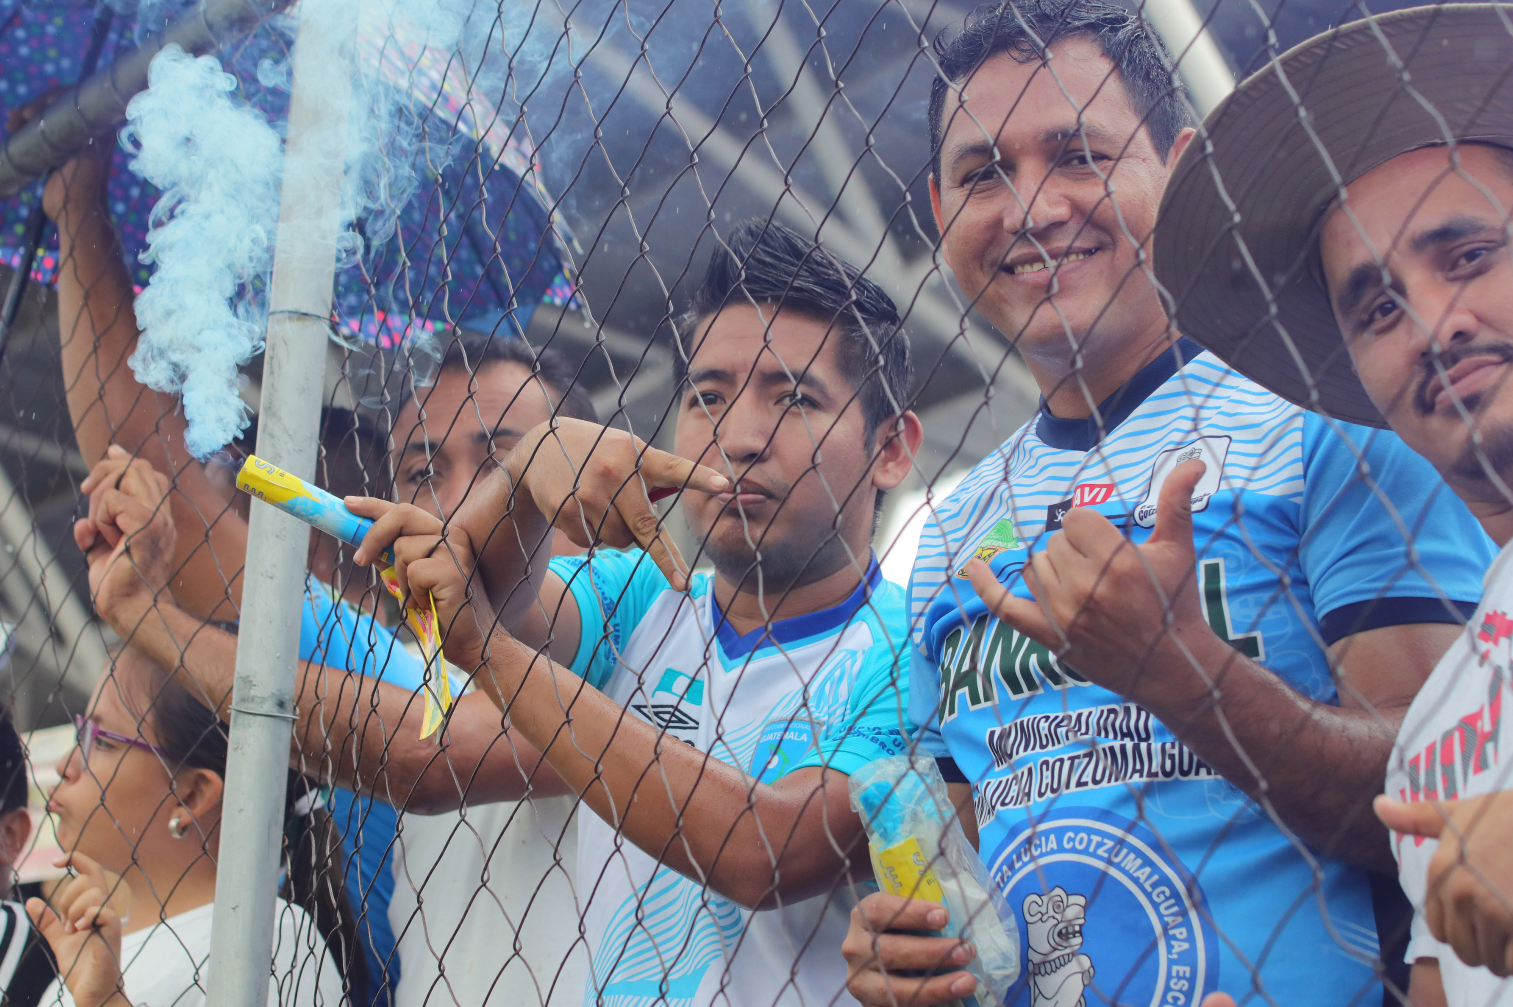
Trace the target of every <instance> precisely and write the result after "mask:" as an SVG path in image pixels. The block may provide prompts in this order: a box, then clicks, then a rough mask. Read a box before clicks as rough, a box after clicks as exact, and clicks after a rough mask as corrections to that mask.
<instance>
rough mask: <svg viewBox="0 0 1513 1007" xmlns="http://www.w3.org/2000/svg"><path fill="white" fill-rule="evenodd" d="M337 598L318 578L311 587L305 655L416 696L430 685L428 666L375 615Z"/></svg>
mask: <svg viewBox="0 0 1513 1007" xmlns="http://www.w3.org/2000/svg"><path fill="white" fill-rule="evenodd" d="M334 594H335V592H334V591H333V590H332V589H331V588H330V587H329V586H327V585H325V584H322V583H321V582H320V581H318V580H316V579H315V578H313V577H312V578H310V580H309V581H308V582H307V583H306V586H305V605H304V608H303V609H302V610H301V613H300V616H301V618H300V627H299V656H300V657H301V658H302V659H303V660H306V661H314V662H315V663H317V664H324V665H325V666H326V667H328V668H343V669H345V670H346V671H348V672H350V673H352V674H356V675H367V676H368V677H369V678H377V679H380V680H382V681H385V682H389V683H390V684H392V685H397V686H399V687H400V688H402V689H409V690H410V691H412V692H413V691H415V690H417V689H419V688H420V686H421V683H422V682H424V681H425V663H424V662H423V661H421V660H420V658H418V657H416V656H415V655H414V654H411V653H410V652H409V651H407V650H405V649H404V646H403V645H402V644H401V643H400V641H399V638H398V637H396V636H395V635H394V631H393V630H391V629H388V628H387V627H385V626H380V625H379V624H378V623H377V622H375V621H374V620H373V617H372V616H370V615H367V614H365V613H362V612H359V611H357V610H356V609H355V608H353V607H352V606H351V605H350V604H348V603H347V602H346V601H343V600H342V599H340V598H336V597H333V595H334Z"/></svg>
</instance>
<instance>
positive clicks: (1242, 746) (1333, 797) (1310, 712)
mask: <svg viewBox="0 0 1513 1007" xmlns="http://www.w3.org/2000/svg"><path fill="white" fill-rule="evenodd" d="M1185 642H1186V643H1187V645H1188V650H1189V653H1191V654H1192V658H1193V660H1194V661H1195V662H1196V663H1197V665H1198V667H1201V668H1203V669H1204V671H1205V672H1206V673H1207V675H1208V676H1209V677H1210V678H1211V679H1212V680H1213V682H1214V683H1215V686H1216V687H1217V690H1218V693H1219V701H1218V704H1217V705H1216V704H1215V703H1214V701H1213V697H1212V695H1211V694H1210V693H1209V690H1208V689H1207V687H1206V686H1205V685H1204V684H1203V681H1202V678H1201V677H1200V676H1199V674H1198V673H1197V671H1196V670H1195V669H1194V668H1193V667H1192V665H1191V664H1186V666H1185V667H1181V668H1163V669H1160V671H1161V673H1162V675H1163V677H1166V676H1168V675H1169V676H1171V677H1172V678H1173V679H1176V678H1179V677H1180V678H1181V679H1184V680H1188V681H1189V682H1190V683H1191V692H1189V693H1188V694H1187V695H1186V696H1183V695H1181V694H1179V693H1178V692H1177V690H1170V689H1167V690H1161V692H1162V693H1163V694H1164V697H1163V698H1162V699H1147V700H1146V701H1145V703H1146V705H1147V706H1148V707H1149V709H1150V712H1151V713H1152V714H1153V715H1154V716H1155V717H1156V718H1157V719H1158V720H1160V721H1161V723H1163V724H1165V725H1166V726H1167V727H1168V728H1170V729H1171V730H1172V732H1173V733H1175V734H1176V736H1177V738H1178V739H1179V740H1180V741H1181V742H1182V743H1183V744H1184V745H1186V746H1187V747H1188V748H1189V749H1191V750H1192V751H1193V753H1194V754H1195V755H1197V756H1198V757H1199V758H1201V759H1202V760H1203V761H1204V762H1206V763H1207V764H1208V765H1209V766H1210V767H1212V768H1213V769H1214V770H1216V771H1217V772H1218V773H1219V774H1220V775H1222V776H1223V777H1224V778H1225V779H1227V780H1228V781H1229V782H1230V783H1233V784H1234V785H1235V786H1236V787H1238V788H1239V789H1240V790H1242V791H1244V792H1245V793H1246V794H1247V795H1249V796H1250V797H1251V798H1252V799H1254V800H1256V801H1258V802H1260V803H1261V804H1263V805H1264V806H1268V807H1269V808H1270V809H1271V810H1272V811H1274V812H1275V813H1276V815H1277V817H1279V818H1280V819H1281V820H1282V822H1283V823H1284V824H1285V825H1286V826H1287V827H1288V828H1290V829H1291V830H1293V831H1294V832H1295V833H1297V835H1298V836H1299V837H1300V838H1302V839H1304V840H1305V841H1307V842H1309V843H1311V844H1314V845H1316V846H1318V847H1320V848H1321V849H1323V850H1324V851H1325V852H1326V853H1328V854H1329V855H1331V856H1336V857H1339V858H1341V859H1344V860H1348V861H1350V862H1352V863H1355V864H1358V865H1360V866H1362V867H1368V868H1371V869H1373V870H1380V871H1385V872H1389V873H1395V872H1396V866H1395V863H1394V861H1393V859H1392V853H1391V850H1390V848H1389V847H1388V843H1387V832H1386V829H1385V828H1384V827H1383V826H1382V824H1381V822H1380V821H1378V820H1377V818H1376V816H1375V815H1374V814H1372V813H1371V800H1372V798H1373V797H1374V796H1375V795H1377V794H1379V793H1381V789H1382V781H1383V780H1384V779H1385V778H1386V773H1387V759H1388V756H1389V755H1390V753H1391V751H1392V744H1393V740H1394V738H1395V736H1396V730H1397V725H1398V723H1399V722H1400V721H1401V719H1402V714H1403V711H1402V710H1392V709H1388V710H1380V711H1376V712H1374V713H1368V712H1366V711H1364V710H1351V709H1341V708H1340V707H1337V706H1330V705H1328V704H1326V703H1320V702H1317V701H1315V700H1312V699H1309V698H1308V697H1306V696H1304V695H1302V694H1301V693H1299V692H1297V691H1295V690H1294V689H1292V688H1291V687H1290V686H1289V685H1288V684H1287V683H1286V682H1284V681H1282V680H1281V679H1280V678H1279V677H1277V675H1276V674H1275V673H1274V672H1272V671H1270V670H1268V669H1267V668H1265V667H1263V666H1262V665H1259V664H1257V663H1256V662H1254V661H1252V660H1250V659H1249V658H1247V657H1245V656H1244V655H1242V654H1240V653H1239V652H1238V651H1236V650H1234V649H1233V648H1232V647H1230V646H1229V645H1228V644H1226V643H1225V642H1224V641H1223V640H1220V639H1219V638H1218V637H1213V638H1212V640H1208V639H1206V638H1197V639H1191V640H1187V641H1185Z"/></svg>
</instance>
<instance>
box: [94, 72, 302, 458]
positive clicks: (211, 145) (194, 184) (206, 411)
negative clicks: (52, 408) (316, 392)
mask: <svg viewBox="0 0 1513 1007" xmlns="http://www.w3.org/2000/svg"><path fill="white" fill-rule="evenodd" d="M148 80H149V87H148V89H147V90H146V91H143V92H142V93H141V94H139V95H137V96H136V97H135V98H133V99H132V101H131V104H130V105H129V106H128V107H127V110H126V116H127V122H128V125H127V126H126V129H125V130H124V131H123V133H122V138H121V140H122V143H124V144H125V145H126V146H127V149H128V150H131V151H133V153H134V154H135V158H134V159H133V160H132V162H131V168H132V170H133V171H134V172H136V173H137V174H138V175H141V176H142V177H143V178H145V179H147V180H148V181H150V182H151V183H152V184H153V185H155V186H157V187H158V188H159V189H161V190H162V191H163V196H162V198H161V199H160V200H159V201H158V203H157V205H156V206H154V207H153V211H152V217H151V225H152V226H151V230H150V231H149V232H148V235H147V244H148V251H147V252H145V253H143V259H144V260H145V261H148V262H151V263H153V264H154V265H155V266H156V269H155V270H154V271H153V275H152V280H151V281H150V282H149V283H148V284H147V287H146V289H145V290H143V291H142V293H141V294H140V295H139V296H138V297H137V299H136V313H137V324H138V325H139V326H140V327H141V329H142V336H141V339H140V340H139V341H138V344H137V350H136V352H135V353H133V354H132V356H131V360H130V364H131V368H132V370H133V372H135V374H136V376H137V380H139V381H141V382H142V383H143V384H145V385H147V386H148V387H149V388H153V389H156V390H157V391H160V392H169V393H174V394H178V395H180V396H182V398H183V402H184V415H185V418H186V419H187V420H188V424H189V429H188V432H187V434H186V436H185V442H186V445H187V447H188V449H189V451H190V453H191V454H193V455H194V456H195V457H197V458H203V457H205V456H206V455H209V454H211V453H212V452H214V451H216V450H218V449H219V448H221V447H222V446H224V445H225V444H227V443H229V442H230V441H231V440H232V439H233V438H235V437H236V436H237V435H238V434H239V433H241V432H242V430H244V429H246V426H247V418H248V412H249V410H248V408H247V406H246V404H245V403H243V402H242V400H241V397H240V396H239V395H238V394H237V391H238V388H239V387H240V385H241V383H242V381H243V380H245V379H244V378H243V377H242V375H241V373H240V371H239V370H238V368H239V367H240V366H241V365H242V364H244V363H246V362H247V361H248V360H250V359H251V357H252V355H253V354H254V353H256V352H257V351H258V349H259V348H260V347H261V345H262V336H263V326H262V321H261V318H260V317H259V316H260V312H259V311H258V310H257V306H256V304H255V303H254V302H253V300H252V299H250V298H246V297H240V298H239V297H238V293H239V292H241V291H242V290H243V289H244V288H245V286H246V285H247V284H248V283H249V282H250V281H252V280H253V279H254V278H259V277H262V276H264V275H266V274H267V272H268V270H269V269H270V268H271V267H272V264H273V242H274V238H275V231H276V224H277V220H278V180H279V169H280V166H281V164H282V160H283V151H282V147H281V144H280V141H279V137H278V134H277V133H275V132H274V130H273V128H272V127H271V126H269V125H268V122H267V120H266V119H264V118H263V117H262V116H261V115H259V114H258V113H257V112H255V111H253V110H252V109H250V108H247V107H246V106H245V105H242V104H239V103H238V102H236V101H234V100H233V99H232V97H231V91H232V90H233V89H234V88H235V87H236V80H235V78H233V77H232V76H231V75H230V74H227V73H225V72H223V71H222V70H221V64H220V63H219V62H218V61H217V60H215V59H214V58H212V57H209V56H201V57H199V58H198V59H196V58H194V57H192V56H190V55H189V54H187V53H186V52H184V50H183V49H181V48H179V47H178V46H169V47H168V48H166V49H164V50H163V51H162V52H161V53H159V54H158V56H157V57H156V58H155V59H154V60H153V61H152V67H151V69H150V71H149V73H148Z"/></svg>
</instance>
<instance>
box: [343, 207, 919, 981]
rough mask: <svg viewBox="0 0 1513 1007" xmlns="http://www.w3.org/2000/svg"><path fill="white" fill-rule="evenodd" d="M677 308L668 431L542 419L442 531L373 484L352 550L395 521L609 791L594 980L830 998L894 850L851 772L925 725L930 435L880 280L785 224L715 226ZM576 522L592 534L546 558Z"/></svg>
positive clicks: (587, 873)
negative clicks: (919, 688) (913, 531)
mask: <svg viewBox="0 0 1513 1007" xmlns="http://www.w3.org/2000/svg"><path fill="white" fill-rule="evenodd" d="M677 335H678V338H679V344H678V347H677V353H678V357H679V359H680V362H681V366H680V375H679V406H678V413H677V422H676V434H675V439H674V443H675V447H674V453H671V454H669V453H667V452H663V451H659V450H657V449H655V448H651V447H649V446H647V445H645V444H644V443H642V442H640V441H639V440H637V439H635V438H634V437H632V436H630V435H629V434H627V433H624V432H622V431H617V430H612V429H608V428H605V427H600V426H596V425H593V424H589V423H584V422H575V421H572V420H559V421H557V422H555V423H552V424H543V425H542V426H540V427H538V428H536V429H535V430H532V431H531V432H530V433H528V434H527V435H526V436H525V437H524V438H523V439H522V440H521V442H520V444H519V445H518V446H517V447H516V448H515V450H514V451H513V452H511V454H510V456H509V458H508V459H507V460H506V462H505V464H504V466H503V470H502V471H501V472H499V473H498V474H496V475H495V476H494V477H493V478H492V479H491V480H490V481H489V482H488V483H487V484H486V485H484V486H482V487H480V489H479V490H478V491H476V492H475V493H474V494H473V495H472V496H470V497H469V499H468V501H467V503H466V504H465V505H464V506H463V508H462V509H461V510H460V511H459V513H458V515H457V517H456V518H455V519H454V520H453V521H452V522H451V523H450V524H449V525H448V526H447V527H446V528H445V529H443V526H442V524H441V522H439V521H437V520H436V519H435V518H434V517H432V516H431V515H427V514H425V513H423V512H421V511H420V510H419V509H417V508H414V507H393V506H391V505H387V504H383V503H380V502H378V501H367V502H355V501H354V502H352V503H351V504H350V505H351V506H353V509H354V510H358V511H359V512H360V513H364V514H367V515H368V516H371V517H374V518H376V519H377V523H376V524H375V526H374V528H373V530H372V531H371V532H370V533H369V535H368V537H367V539H366V540H365V541H364V542H363V545H362V547H361V549H360V550H359V551H358V555H357V559H358V560H359V561H360V562H361V561H372V560H374V559H376V558H377V556H378V555H379V553H380V551H381V550H382V549H383V548H384V547H385V546H387V545H389V544H391V543H392V544H393V546H394V549H395V554H396V557H397V559H398V569H399V575H400V579H401V580H402V581H404V582H405V583H407V584H408V585H409V590H410V591H411V592H412V593H413V596H414V597H421V598H423V597H426V596H427V593H428V592H430V593H432V594H433V595H434V597H435V600H436V605H437V607H438V608H437V611H438V616H439V618H440V620H441V623H442V625H444V626H447V627H448V630H447V640H446V647H447V656H448V658H449V659H450V660H452V661H453V662H454V663H455V664H456V665H457V666H458V667H459V668H461V669H463V670H466V671H468V672H474V673H475V677H474V681H475V682H476V683H477V684H478V685H479V687H480V689H481V691H483V692H484V693H486V694H488V695H489V696H490V697H491V698H492V699H493V700H494V702H495V703H497V704H498V705H499V707H500V708H501V709H502V710H508V713H509V719H510V724H511V727H512V730H513V732H514V734H515V735H516V736H518V737H522V738H523V739H525V740H526V741H528V742H529V743H530V744H531V745H532V746H533V747H534V748H535V749H536V750H537V751H540V752H543V753H544V755H543V756H542V758H543V760H544V762H545V763H546V764H547V765H549V766H550V767H551V769H552V770H554V771H555V772H556V774H557V775H558V776H559V777H560V778H561V779H563V780H565V781H566V782H567V783H568V785H569V786H570V787H571V788H572V790H573V791H574V792H577V793H580V794H581V795H582V800H583V802H584V803H585V804H587V805H588V807H589V808H590V809H591V810H592V811H593V812H594V814H593V815H587V814H584V815H580V816H579V830H580V832H579V854H578V878H579V898H580V900H581V903H582V911H583V922H582V925H583V932H584V936H585V939H586V941H587V945H588V950H589V954H590V957H591V976H590V979H589V984H588V988H587V990H586V991H585V994H584V1002H585V1003H593V1002H613V1003H616V1004H621V1005H627V1007H629V1005H642V1004H645V1005H651V1004H669V1005H680V1007H681V1005H697V1007H705V1005H710V1004H715V1003H719V1004H751V1005H761V1007H770V1005H779V1004H780V1005H798V1004H824V1003H833V1002H835V1000H836V998H837V997H839V996H843V995H844V985H845V971H844V968H843V967H842V966H841V963H840V961H839V960H838V959H837V958H836V957H835V954H834V947H835V945H836V944H837V943H838V942H839V941H840V939H841V936H842V935H843V934H844V932H845V928H846V918H847V913H848V911H849V909H850V906H851V904H852V901H851V897H850V892H851V883H852V882H853V881H855V880H859V879H863V878H866V877H867V876H869V875H870V873H871V869H870V865H869V864H868V859H867V847H866V841H865V835H864V831H863V827H862V823H861V821H860V820H859V818H858V816H857V815H856V814H855V813H854V812H853V811H852V810H851V807H850V802H849V797H848V795H847V786H846V783H847V777H848V774H850V773H851V772H853V771H855V770H856V769H857V768H858V767H860V766H861V765H864V764H865V763H867V762H869V761H871V760H873V759H876V758H880V757H884V756H888V755H892V754H896V753H899V752H902V751H903V750H904V748H905V746H906V744H907V733H906V726H905V723H904V719H905V711H904V696H905V690H904V683H903V682H902V681H901V680H900V677H899V676H900V671H899V669H900V667H901V659H902V657H903V653H904V652H903V649H902V648H903V646H904V645H905V636H906V632H905V625H904V621H903V608H902V603H903V592H902V590H901V589H900V588H899V587H898V586H896V585H893V584H890V583H888V582H887V581H885V580H883V579H882V576H881V573H880V570H879V568H878V563H877V559H876V557H875V556H874V555H873V554H872V550H871V538H872V531H873V525H874V522H875V514H876V507H877V499H878V497H879V496H880V494H882V493H883V492H886V491H887V490H889V489H891V488H893V487H895V486H897V485H898V484H899V482H900V481H901V480H902V479H903V478H904V476H905V475H906V474H907V473H908V471H909V469H910V465H911V459H912V456H913V453H914V452H915V450H917V448H918V447H919V444H920V441H921V439H922V431H921V428H920V424H919V420H918V419H917V418H916V417H915V416H914V414H913V413H911V412H909V411H908V410H907V409H905V408H904V407H903V403H904V402H905V401H906V399H907V396H908V393H909V378H910V375H909V356H908V344H907V342H906V339H905V336H904V334H903V332H902V330H901V328H900V319H899V316H898V312H897V310H896V309H895V308H894V305H893V303H892V301H890V300H889V299H888V297H887V295H886V294H884V293H883V292H882V291H881V290H880V289H879V288H878V287H877V286H876V285H875V284H873V283H871V282H870V281H868V280H866V279H865V278H864V277H862V276H861V275H860V274H859V273H858V272H857V270H855V269H854V268H852V267H851V266H849V265H847V264H845V263H843V262H840V261H838V260H836V259H835V258H834V257H832V256H830V255H829V254H828V253H826V252H825V251H824V250H823V249H822V248H820V247H819V246H817V245H815V244H814V243H813V242H811V241H808V240H805V239H803V238H801V237H800V236H799V235H797V234H795V233H793V232H792V231H789V230H788V229H786V228H783V227H781V226H779V225H776V224H772V223H770V222H762V221H757V222H751V223H748V224H745V225H742V226H740V227H739V228H737V229H736V230H735V231H734V233H732V234H729V235H728V236H727V237H726V241H725V243H724V244H723V245H722V247H719V248H717V249H716V251H715V253H714V257H713V260H712V261H711V263H710V266H709V269H708V272H707V274H706V276H705V277H704V281H703V283H702V284H701V286H700V288H699V290H698V291H697V292H696V293H695V295H694V298H693V306H692V309H691V310H690V312H689V313H688V315H687V316H686V317H685V318H684V319H683V321H682V323H681V324H680V325H678V326H677ZM659 491H672V492H681V494H682V505H683V511H684V515H685V517H686V518H687V520H688V523H689V526H690V527H691V529H692V530H693V532H694V535H695V537H696V538H697V540H698V542H699V552H700V555H701V556H703V557H706V558H707V559H708V560H709V561H711V562H712V563H713V566H714V573H713V574H705V573H697V574H692V575H690V573H689V571H688V567H687V564H686V563H685V562H684V560H683V558H682V556H681V555H680V553H679V551H678V549H677V546H676V545H675V544H674V542H673V541H672V539H671V538H670V537H669V536H668V535H667V533H666V530H665V529H664V528H663V525H662V519H661V518H660V517H659V516H658V514H657V512H656V511H655V510H654V509H653V507H652V502H651V500H652V498H653V497H658V496H660V495H662V494H661V493H660V492H659ZM554 527H555V528H556V529H557V530H558V531H560V532H562V533H563V534H565V535H567V537H568V538H570V539H572V540H573V541H574V542H576V543H577V544H579V545H583V546H596V547H597V548H595V550H594V551H593V552H591V553H589V554H588V555H586V556H580V557H572V558H560V557H559V558H556V559H552V560H550V561H549V562H548V561H547V559H546V557H545V554H544V550H545V548H546V547H547V546H548V545H549V544H550V542H551V539H552V531H553V528H554ZM443 531H444V532H445V538H442V537H441V536H442V534H443ZM606 547H608V548H606ZM621 549H624V550H625V551H619V550H621ZM475 556H476V557H477V560H478V563H477V573H478V576H477V577H476V578H473V584H472V587H471V590H472V592H473V596H472V601H471V602H467V601H464V600H463V599H462V595H465V594H466V593H467V591H468V587H467V584H466V581H467V580H468V579H469V578H470V576H471V572H472V571H473V569H474V566H473V561H474V557H475ZM489 599H492V603H491V602H490V600H489ZM496 605H497V607H496ZM475 606H476V607H475ZM501 623H502V625H503V626H504V627H508V628H509V629H510V630H511V631H512V632H513V633H514V634H515V635H514V636H510V635H507V634H506V633H505V632H504V630H502V629H500V630H497V631H495V632H493V633H492V635H491V634H490V632H489V631H490V630H491V629H493V628H494V627H495V626H496V625H498V624H501ZM486 641H487V642H486ZM763 909H765V910H772V911H771V912H752V910H763Z"/></svg>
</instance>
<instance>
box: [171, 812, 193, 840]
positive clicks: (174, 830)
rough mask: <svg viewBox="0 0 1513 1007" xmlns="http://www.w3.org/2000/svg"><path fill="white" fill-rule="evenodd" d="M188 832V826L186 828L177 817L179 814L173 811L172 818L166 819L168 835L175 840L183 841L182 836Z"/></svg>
mask: <svg viewBox="0 0 1513 1007" xmlns="http://www.w3.org/2000/svg"><path fill="white" fill-rule="evenodd" d="M188 831H189V828H188V826H186V825H185V824H184V822H183V819H181V818H180V817H179V813H178V812H177V811H175V812H174V813H173V817H172V818H170V819H168V834H169V835H170V836H172V837H173V838H175V839H183V838H184V834H185V833H186V832H188Z"/></svg>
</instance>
